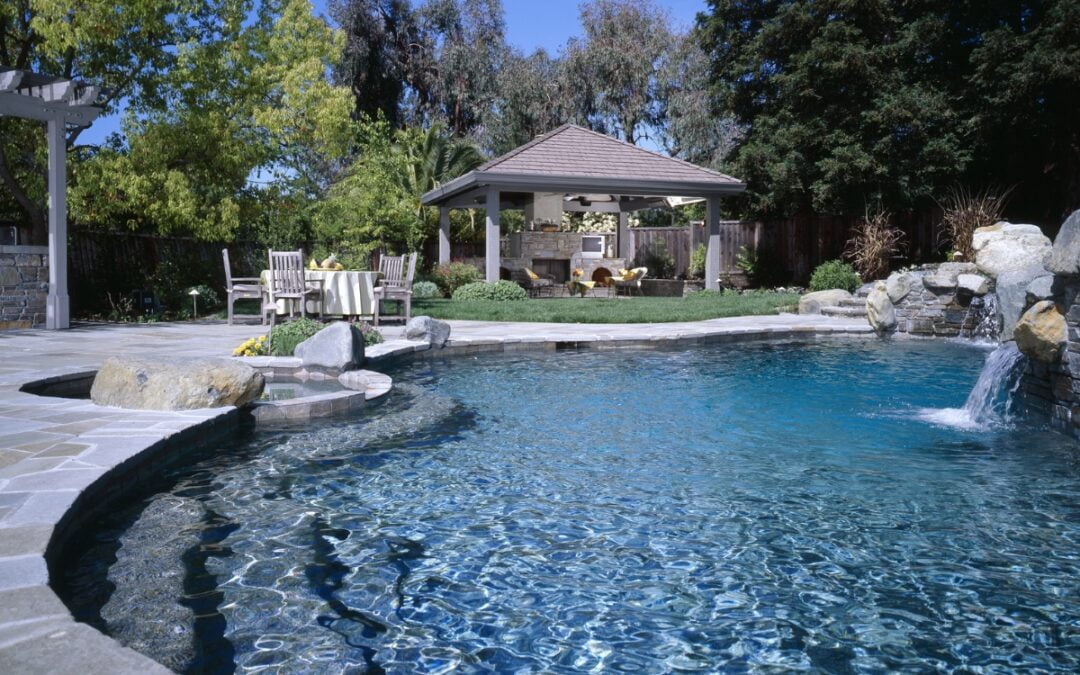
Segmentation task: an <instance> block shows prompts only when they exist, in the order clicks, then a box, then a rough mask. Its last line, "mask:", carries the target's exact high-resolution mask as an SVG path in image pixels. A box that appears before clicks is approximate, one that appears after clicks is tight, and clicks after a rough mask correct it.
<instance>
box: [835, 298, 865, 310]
mask: <svg viewBox="0 0 1080 675" xmlns="http://www.w3.org/2000/svg"><path fill="white" fill-rule="evenodd" d="M836 306H837V307H861V308H863V309H865V308H866V298H848V299H847V300H841V301H840V302H838V303H836Z"/></svg>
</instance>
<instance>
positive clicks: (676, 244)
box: [627, 220, 761, 276]
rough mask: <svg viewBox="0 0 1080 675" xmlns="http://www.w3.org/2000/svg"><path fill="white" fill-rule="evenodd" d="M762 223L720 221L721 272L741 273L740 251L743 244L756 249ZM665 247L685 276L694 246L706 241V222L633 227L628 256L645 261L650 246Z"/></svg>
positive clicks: (726, 273)
mask: <svg viewBox="0 0 1080 675" xmlns="http://www.w3.org/2000/svg"><path fill="white" fill-rule="evenodd" d="M760 230H761V224H760V223H751V222H742V221H738V220H725V221H721V223H720V274H721V275H731V274H738V273H740V271H741V270H740V269H739V266H738V261H737V258H738V255H739V250H740V249H742V248H743V247H744V246H745V247H747V248H748V249H750V250H754V249H755V248H756V247H757V245H758V240H759V238H760ZM658 242H659V243H660V244H662V245H663V246H664V248H665V249H666V250H667V252H668V253H669V254H670V255H671V257H672V258H673V259H674V261H675V271H674V274H675V276H685V275H686V273H687V272H688V271H689V269H690V256H691V255H692V254H693V251H694V249H695V248H697V247H698V246H700V245H701V244H705V243H707V237H706V235H705V225H704V224H703V223H692V224H691V225H689V226H686V227H632V228H630V242H629V246H628V248H627V251H628V254H629V255H628V257H629V258H632V259H636V260H643V259H644V257H645V256H646V255H647V254H648V252H649V249H650V248H651V247H653V246H657V245H658Z"/></svg>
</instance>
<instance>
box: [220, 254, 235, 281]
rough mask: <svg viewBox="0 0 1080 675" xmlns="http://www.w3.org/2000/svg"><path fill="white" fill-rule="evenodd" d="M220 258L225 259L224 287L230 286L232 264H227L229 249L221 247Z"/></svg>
mask: <svg viewBox="0 0 1080 675" xmlns="http://www.w3.org/2000/svg"><path fill="white" fill-rule="evenodd" d="M221 258H222V260H224V261H225V288H232V285H233V284H232V266H231V265H229V249H227V248H223V249H221Z"/></svg>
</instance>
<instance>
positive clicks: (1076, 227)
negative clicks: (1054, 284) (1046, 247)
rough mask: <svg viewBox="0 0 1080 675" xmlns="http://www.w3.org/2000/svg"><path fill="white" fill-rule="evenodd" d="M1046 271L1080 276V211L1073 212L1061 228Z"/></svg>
mask: <svg viewBox="0 0 1080 675" xmlns="http://www.w3.org/2000/svg"><path fill="white" fill-rule="evenodd" d="M1046 269H1048V270H1050V271H1051V272H1053V273H1054V274H1065V275H1070V276H1075V275H1080V210H1077V211H1073V213H1072V215H1071V216H1069V217H1068V219H1066V221H1065V223H1064V224H1063V225H1062V226H1061V230H1060V231H1059V232H1058V235H1057V238H1056V239H1054V249H1053V252H1051V254H1050V262H1049V263H1047V265H1046Z"/></svg>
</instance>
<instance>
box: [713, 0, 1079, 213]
mask: <svg viewBox="0 0 1080 675" xmlns="http://www.w3.org/2000/svg"><path fill="white" fill-rule="evenodd" d="M709 4H710V11H709V12H707V13H705V14H703V15H701V16H700V18H699V26H698V34H699V36H700V40H701V44H702V46H703V48H704V50H705V51H706V53H707V54H708V57H709V59H710V61H711V65H712V68H711V70H712V81H713V93H714V95H715V104H714V108H713V109H714V111H716V113H717V114H721V113H724V114H726V113H731V114H733V115H734V116H735V118H736V119H737V121H738V122H739V123H740V125H742V126H743V127H744V128H745V130H746V134H745V137H744V138H742V140H741V141H740V142H738V144H737V146H736V150H735V153H734V156H733V160H732V171H733V172H734V173H736V174H737V175H739V176H740V178H743V179H746V180H748V182H749V184H750V190H749V197H748V199H749V204H748V205H749V208H750V210H751V211H753V212H755V213H758V214H780V215H784V214H790V213H794V212H825V213H859V212H861V210H862V209H863V208H864V207H865V204H867V203H871V202H874V201H878V200H880V201H882V202H883V203H884V204H885V205H886V206H888V207H890V208H900V209H903V208H911V207H912V206H914V205H917V204H919V203H920V202H921V201H922V202H925V201H926V200H928V199H929V198H930V197H932V196H933V195H934V194H939V193H940V191H941V190H942V189H943V188H944V187H945V186H946V185H948V184H951V183H955V182H959V181H967V182H972V183H984V184H985V183H988V182H993V183H997V184H999V185H1002V186H1008V185H1014V184H1015V185H1017V193H1016V195H1017V197H1018V199H1017V200H1016V204H1015V205H1016V210H1018V211H1020V212H1022V213H1024V214H1025V215H1026V216H1027V217H1033V218H1034V217H1044V218H1049V219H1056V218H1057V217H1058V216H1060V215H1061V213H1062V212H1064V211H1065V210H1066V209H1069V208H1075V207H1076V206H1078V205H1080V204H1078V203H1077V194H1078V193H1077V189H1076V186H1077V180H1078V178H1080V172H1078V169H1080V167H1078V165H1077V157H1078V156H1080V155H1078V152H1077V151H1078V150H1080V146H1078V144H1077V141H1078V133H1080V130H1078V125H1077V124H1076V122H1075V119H1076V115H1075V111H1076V109H1077V105H1078V102H1080V101H1078V96H1080V58H1078V56H1077V55H1078V54H1080V51H1078V50H1080V46H1078V45H1080V34H1078V32H1080V8H1078V6H1077V4H1076V3H1075V2H1070V1H1069V0H1042V1H1022V0H992V1H989V2H953V1H951V0H922V1H920V2H910V3H897V2H887V1H886V0H872V1H868V2H861V1H860V2H855V1H852V0H830V1H828V2H817V1H811V0H785V1H776V0H712V1H711V2H710V3H709ZM1036 195H1041V197H1040V198H1036Z"/></svg>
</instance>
